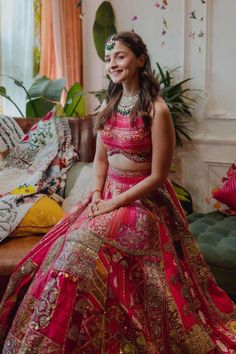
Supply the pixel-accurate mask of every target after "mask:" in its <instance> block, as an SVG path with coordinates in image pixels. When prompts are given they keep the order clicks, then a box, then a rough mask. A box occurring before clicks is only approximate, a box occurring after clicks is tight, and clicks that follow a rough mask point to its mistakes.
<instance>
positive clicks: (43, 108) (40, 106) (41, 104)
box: [26, 97, 55, 118]
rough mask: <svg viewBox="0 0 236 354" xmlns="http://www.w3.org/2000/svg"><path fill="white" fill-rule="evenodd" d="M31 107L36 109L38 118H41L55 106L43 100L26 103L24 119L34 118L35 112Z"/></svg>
mask: <svg viewBox="0 0 236 354" xmlns="http://www.w3.org/2000/svg"><path fill="white" fill-rule="evenodd" d="M33 105H34V106H35V107H36V110H37V113H38V117H43V116H45V114H47V113H48V112H49V111H51V110H52V109H53V107H54V106H55V103H54V102H51V101H48V100H45V99H44V98H42V97H40V98H36V99H34V100H31V101H28V102H27V104H26V117H29V118H35V110H34V108H33Z"/></svg>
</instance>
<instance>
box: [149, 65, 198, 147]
mask: <svg viewBox="0 0 236 354" xmlns="http://www.w3.org/2000/svg"><path fill="white" fill-rule="evenodd" d="M156 65H157V68H158V73H156V71H155V70H154V74H155V76H156V78H157V80H158V81H159V83H160V96H161V97H163V99H164V100H165V101H166V103H167V105H168V107H169V110H170V113H171V117H172V120H173V124H174V127H175V135H176V145H177V146H181V147H183V141H182V139H183V138H186V139H188V140H191V137H190V134H191V125H192V122H193V116H192V112H191V110H192V109H193V106H194V104H196V103H197V102H196V100H195V99H194V98H193V97H189V96H188V94H189V93H190V92H193V91H196V90H193V89H191V88H189V87H186V83H187V82H188V81H190V80H192V78H187V79H185V80H182V81H180V82H177V83H175V82H174V77H173V75H172V74H173V72H174V71H176V70H177V69H179V67H175V68H174V69H172V70H170V71H169V70H165V71H164V69H162V68H161V66H160V64H159V63H156Z"/></svg>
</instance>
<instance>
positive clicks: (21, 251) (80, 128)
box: [0, 115, 96, 299]
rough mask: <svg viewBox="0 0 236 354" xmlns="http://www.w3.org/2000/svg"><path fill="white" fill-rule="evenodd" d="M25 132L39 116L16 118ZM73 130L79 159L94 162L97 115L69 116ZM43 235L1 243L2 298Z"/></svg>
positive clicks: (0, 289)
mask: <svg viewBox="0 0 236 354" xmlns="http://www.w3.org/2000/svg"><path fill="white" fill-rule="evenodd" d="M15 119H16V121H17V123H18V124H19V125H20V127H21V129H22V130H23V131H24V132H27V131H29V129H30V128H31V127H32V126H33V125H34V124H35V122H37V121H39V118H15ZM68 119H69V124H70V127H71V132H72V141H73V144H74V146H75V148H76V150H77V153H78V156H79V160H80V161H83V162H92V161H93V158H94V153H95V145H96V129H95V120H96V116H93V115H90V116H87V117H85V118H83V119H78V118H68ZM41 237H42V235H37V236H32V235H28V236H24V237H7V238H6V239H5V240H4V241H3V242H1V243H0V299H1V297H2V295H3V292H4V290H5V288H6V285H7V283H8V280H9V278H10V276H11V274H12V272H13V271H14V269H15V267H16V266H17V264H18V263H19V261H20V260H21V259H22V258H23V257H24V256H25V255H26V254H27V253H28V252H29V251H30V250H31V249H32V248H33V247H34V246H35V245H36V244H37V243H38V242H39V241H40V239H41Z"/></svg>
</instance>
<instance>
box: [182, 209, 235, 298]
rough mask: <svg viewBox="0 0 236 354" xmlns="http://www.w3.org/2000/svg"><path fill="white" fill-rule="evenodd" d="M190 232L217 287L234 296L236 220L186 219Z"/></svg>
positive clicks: (217, 215)
mask: <svg viewBox="0 0 236 354" xmlns="http://www.w3.org/2000/svg"><path fill="white" fill-rule="evenodd" d="M188 220H189V223H190V230H191V232H192V234H193V236H194V237H195V239H196V240H197V243H198V246H199V248H200V249H201V251H202V253H203V256H204V258H205V260H206V262H207V264H208V265H209V266H210V268H211V270H212V272H213V275H214V276H215V278H216V280H217V282H218V283H219V285H220V286H221V287H222V288H223V289H225V290H226V291H227V292H230V293H236V282H235V279H236V216H228V215H225V214H223V213H220V212H211V213H207V214H193V215H191V216H189V217H188Z"/></svg>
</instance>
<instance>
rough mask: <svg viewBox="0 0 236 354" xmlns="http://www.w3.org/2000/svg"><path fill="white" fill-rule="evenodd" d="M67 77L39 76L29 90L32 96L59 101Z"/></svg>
mask: <svg viewBox="0 0 236 354" xmlns="http://www.w3.org/2000/svg"><path fill="white" fill-rule="evenodd" d="M65 82H66V81H65V79H64V78H62V79H58V80H50V79H48V78H47V77H46V76H42V77H39V78H37V79H36V80H35V82H34V83H33V85H32V86H31V87H30V89H29V90H28V92H29V95H30V97H31V98H40V97H41V98H45V99H46V100H48V101H54V102H59V101H60V99H61V94H62V90H63V88H64V86H65Z"/></svg>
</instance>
